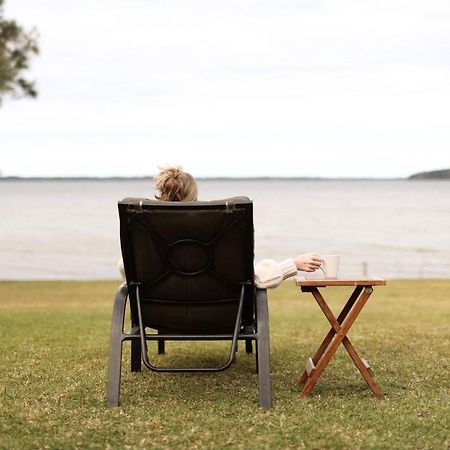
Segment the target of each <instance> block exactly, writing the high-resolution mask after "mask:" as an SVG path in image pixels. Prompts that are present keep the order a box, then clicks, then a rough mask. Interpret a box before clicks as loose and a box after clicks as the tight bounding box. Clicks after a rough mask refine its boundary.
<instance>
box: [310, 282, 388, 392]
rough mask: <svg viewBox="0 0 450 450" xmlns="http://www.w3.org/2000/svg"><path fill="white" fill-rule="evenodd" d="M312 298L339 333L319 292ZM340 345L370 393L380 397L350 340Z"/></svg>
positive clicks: (346, 338) (335, 321)
mask: <svg viewBox="0 0 450 450" xmlns="http://www.w3.org/2000/svg"><path fill="white" fill-rule="evenodd" d="M313 295H314V298H315V299H316V301H317V303H318V304H319V306H320V308H321V309H322V311H323V313H324V314H325V316H326V317H327V319H328V321H329V322H330V324H331V326H332V327H333V330H334V331H335V332H336V333H339V331H340V329H341V324H340V323H339V322H338V321H337V320H336V319H335V318H334V315H333V313H332V311H331V309H330V308H329V306H328V305H327V304H326V302H325V300H324V298H323V297H322V295H321V294H320V292H319V291H318V290H317V292H313ZM342 344H343V345H344V347H345V349H346V350H347V352H348V354H349V355H350V357H351V358H352V360H353V362H354V363H355V365H356V367H357V368H358V370H359V371H360V373H361V375H362V376H363V377H364V379H365V380H366V382H367V384H368V386H369V387H370V389H371V390H372V392H373V393H374V394H375V396H377V397H378V398H380V397H381V392H380V389H379V388H378V386H377V385H376V383H375V381H374V380H373V378H372V375H371V374H370V372H369V370H368V369H367V367H366V366H365V365H364V363H363V361H362V360H361V358H360V357H359V355H358V353H357V352H356V350H355V348H354V347H353V345H352V343H351V342H350V339H349V338H348V337H347V336H345V337H344V338H343V340H342Z"/></svg>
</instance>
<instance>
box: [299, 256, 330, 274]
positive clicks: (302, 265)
mask: <svg viewBox="0 0 450 450" xmlns="http://www.w3.org/2000/svg"><path fill="white" fill-rule="evenodd" d="M294 262H295V265H296V266H297V269H298V270H301V271H303V272H314V271H315V270H317V269H318V268H319V267H320V266H321V264H322V263H323V258H322V257H321V256H319V255H316V254H315V253H305V254H304V255H299V256H297V257H296V258H294Z"/></svg>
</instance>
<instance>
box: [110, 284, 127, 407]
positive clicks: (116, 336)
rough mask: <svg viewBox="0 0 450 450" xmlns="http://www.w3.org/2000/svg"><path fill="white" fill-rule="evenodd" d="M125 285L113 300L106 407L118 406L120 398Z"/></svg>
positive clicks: (125, 298) (125, 299) (125, 297)
mask: <svg viewBox="0 0 450 450" xmlns="http://www.w3.org/2000/svg"><path fill="white" fill-rule="evenodd" d="M127 295H128V293H127V285H126V284H125V283H123V284H122V285H121V286H120V288H119V290H118V291H117V294H116V299H115V300H114V308H113V317H112V323H111V343H110V350H109V367H108V381H107V385H106V398H107V404H108V407H114V406H119V403H120V400H119V397H120V372H121V367H122V343H123V322H124V318H125V306H126V301H127Z"/></svg>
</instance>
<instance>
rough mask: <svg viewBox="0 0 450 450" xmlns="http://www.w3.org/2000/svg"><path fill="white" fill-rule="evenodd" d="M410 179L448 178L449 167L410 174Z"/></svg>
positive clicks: (449, 173) (449, 174)
mask: <svg viewBox="0 0 450 450" xmlns="http://www.w3.org/2000/svg"><path fill="white" fill-rule="evenodd" d="M409 179H410V180H450V169H444V170H433V171H431V172H419V173H415V174H414V175H411V176H410V177H409Z"/></svg>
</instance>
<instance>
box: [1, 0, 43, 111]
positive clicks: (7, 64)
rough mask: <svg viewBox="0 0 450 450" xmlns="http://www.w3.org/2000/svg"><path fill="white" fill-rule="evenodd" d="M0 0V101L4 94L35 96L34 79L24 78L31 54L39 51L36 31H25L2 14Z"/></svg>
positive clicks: (17, 96) (18, 96)
mask: <svg viewBox="0 0 450 450" xmlns="http://www.w3.org/2000/svg"><path fill="white" fill-rule="evenodd" d="M3 3H4V0H0V103H1V101H2V99H3V97H4V96H6V95H9V96H11V97H16V98H20V97H36V96H37V91H36V86H35V82H34V81H30V80H28V79H26V78H24V72H26V71H27V70H28V69H29V65H30V58H31V56H33V55H35V54H37V53H39V47H38V43H37V38H36V31H35V30H31V31H29V32H26V31H25V30H24V29H23V28H22V27H21V26H20V25H18V24H17V22H16V21H14V20H7V19H5V18H4V15H3Z"/></svg>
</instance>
